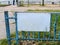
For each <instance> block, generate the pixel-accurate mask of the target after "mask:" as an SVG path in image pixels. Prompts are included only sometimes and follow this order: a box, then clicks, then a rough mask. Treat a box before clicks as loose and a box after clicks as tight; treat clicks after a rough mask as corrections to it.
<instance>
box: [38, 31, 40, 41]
mask: <svg viewBox="0 0 60 45" xmlns="http://www.w3.org/2000/svg"><path fill="white" fill-rule="evenodd" d="M39 40H40V32H38V41H39Z"/></svg>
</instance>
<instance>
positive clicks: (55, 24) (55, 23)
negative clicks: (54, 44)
mask: <svg viewBox="0 0 60 45" xmlns="http://www.w3.org/2000/svg"><path fill="white" fill-rule="evenodd" d="M57 18H58V16H57V14H56V17H55V22H54V40H55V39H56V26H57Z"/></svg>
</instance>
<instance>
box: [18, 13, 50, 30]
mask: <svg viewBox="0 0 60 45" xmlns="http://www.w3.org/2000/svg"><path fill="white" fill-rule="evenodd" d="M50 17H51V14H50V13H17V27H18V30H19V31H50Z"/></svg>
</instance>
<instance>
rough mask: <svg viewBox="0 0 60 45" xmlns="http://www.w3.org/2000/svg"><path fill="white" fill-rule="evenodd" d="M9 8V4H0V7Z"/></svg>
mask: <svg viewBox="0 0 60 45" xmlns="http://www.w3.org/2000/svg"><path fill="white" fill-rule="evenodd" d="M5 6H9V5H8V4H0V7H5Z"/></svg>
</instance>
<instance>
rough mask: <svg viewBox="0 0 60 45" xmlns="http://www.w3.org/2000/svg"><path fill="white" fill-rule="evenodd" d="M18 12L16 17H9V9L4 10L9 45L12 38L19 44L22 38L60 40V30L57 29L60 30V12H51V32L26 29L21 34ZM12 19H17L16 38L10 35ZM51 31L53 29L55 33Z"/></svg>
mask: <svg viewBox="0 0 60 45" xmlns="http://www.w3.org/2000/svg"><path fill="white" fill-rule="evenodd" d="M17 13H18V12H15V14H14V17H9V15H8V11H5V12H4V16H5V24H6V33H7V40H8V45H11V40H16V44H17V45H18V44H19V40H20V41H21V40H37V41H41V40H42V41H47V40H48V41H60V31H57V30H59V29H58V28H59V23H58V22H60V20H59V17H60V12H55V13H54V12H53V13H51V12H50V14H51V20H50V32H34V31H33V32H29V31H26V32H25V31H22V32H20V33H21V35H19V34H18V29H17ZM20 13H21V12H20ZM53 17H54V18H53ZM10 19H14V20H15V26H16V27H15V28H16V37H15V38H11V37H10V27H9V20H10ZM51 31H53V33H51ZM57 35H58V36H57ZM19 36H20V37H19Z"/></svg>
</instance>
